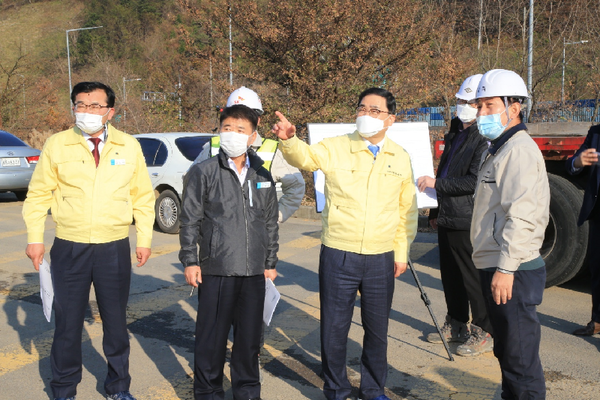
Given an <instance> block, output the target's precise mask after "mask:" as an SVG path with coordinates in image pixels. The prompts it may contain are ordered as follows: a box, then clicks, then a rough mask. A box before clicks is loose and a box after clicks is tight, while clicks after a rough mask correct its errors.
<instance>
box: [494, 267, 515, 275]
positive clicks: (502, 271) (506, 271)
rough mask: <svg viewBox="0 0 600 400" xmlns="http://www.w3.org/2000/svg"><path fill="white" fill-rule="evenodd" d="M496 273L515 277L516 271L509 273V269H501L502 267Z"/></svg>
mask: <svg viewBox="0 0 600 400" xmlns="http://www.w3.org/2000/svg"><path fill="white" fill-rule="evenodd" d="M496 271H497V272H500V273H501V274H506V275H514V274H515V271H509V270H507V269H504V268H500V267H498V268H496Z"/></svg>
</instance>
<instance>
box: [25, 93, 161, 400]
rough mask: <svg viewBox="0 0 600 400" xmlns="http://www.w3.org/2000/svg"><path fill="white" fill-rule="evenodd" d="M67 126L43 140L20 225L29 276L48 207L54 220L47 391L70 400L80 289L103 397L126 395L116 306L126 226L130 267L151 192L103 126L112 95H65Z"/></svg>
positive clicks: (132, 156) (144, 245) (122, 333)
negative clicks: (99, 332) (95, 341)
mask: <svg viewBox="0 0 600 400" xmlns="http://www.w3.org/2000/svg"><path fill="white" fill-rule="evenodd" d="M71 101H72V102H73V110H74V112H75V125H76V126H75V127H73V128H72V129H69V130H66V131H63V132H60V133H57V134H55V135H53V136H52V137H50V138H49V139H48V140H47V141H46V144H45V145H44V149H43V151H42V155H41V157H40V161H39V163H38V165H37V166H36V168H35V171H34V173H33V176H32V178H31V182H30V184H29V192H28V194H27V199H26V200H25V204H24V205H23V218H24V219H25V223H26V225H27V241H28V244H27V250H26V252H27V256H29V258H31V260H32V262H33V266H34V267H35V269H36V270H39V265H40V264H41V262H42V259H43V257H44V252H45V247H44V227H45V221H46V216H47V214H48V209H49V208H50V209H51V211H52V219H53V220H54V222H55V223H56V238H55V240H54V244H53V245H52V249H51V250H50V259H51V261H52V263H51V265H52V267H51V274H52V284H53V287H54V305H53V307H54V314H55V322H56V329H55V331H54V341H53V343H52V352H51V365H52V380H51V382H50V386H51V388H52V392H53V394H54V398H55V399H59V400H61V399H65V400H69V399H75V395H76V392H77V384H78V383H79V382H80V381H81V370H82V363H81V362H82V360H81V333H82V329H83V320H84V314H85V310H86V307H87V304H88V299H89V292H90V286H91V284H92V283H93V284H94V290H95V293H96V300H97V302H98V308H99V311H100V317H101V318H102V323H103V330H104V340H103V349H104V355H105V356H106V359H107V361H108V374H107V377H106V380H105V382H104V388H105V390H106V393H107V395H108V398H109V399H117V400H135V399H134V397H133V396H131V394H130V393H129V385H130V382H131V377H130V375H129V335H128V332H127V321H126V308H127V300H128V298H129V286H130V279H131V256H130V247H129V227H130V225H131V223H132V221H133V220H135V223H136V225H135V227H136V231H137V247H136V256H137V261H138V264H137V266H138V267H141V266H142V265H144V264H145V263H146V261H147V260H148V258H149V257H150V242H151V240H152V226H153V223H154V192H153V190H152V184H151V182H150V177H149V175H148V170H147V169H146V163H145V161H144V156H143V154H142V151H141V148H140V145H139V143H138V142H137V140H136V139H134V138H133V137H131V136H129V135H127V134H126V133H123V132H120V131H118V130H116V129H115V128H113V127H112V126H111V125H109V124H108V121H109V120H110V119H111V118H112V116H113V115H114V112H115V110H114V108H113V107H114V104H115V93H114V92H113V90H112V89H111V88H110V87H108V86H106V85H104V84H102V83H100V82H81V83H79V84H77V85H75V87H74V88H73V92H72V93H71Z"/></svg>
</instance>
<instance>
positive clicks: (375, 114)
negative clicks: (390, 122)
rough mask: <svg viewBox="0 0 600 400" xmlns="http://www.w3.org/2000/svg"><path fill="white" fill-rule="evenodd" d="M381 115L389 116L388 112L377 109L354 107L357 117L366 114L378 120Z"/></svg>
mask: <svg viewBox="0 0 600 400" xmlns="http://www.w3.org/2000/svg"><path fill="white" fill-rule="evenodd" d="M381 113H386V114H391V113H390V112H389V111H383V110H378V109H377V108H371V109H368V108H367V107H365V106H358V107H356V114H358V115H360V114H368V115H369V116H370V117H373V118H378V117H379V114H381Z"/></svg>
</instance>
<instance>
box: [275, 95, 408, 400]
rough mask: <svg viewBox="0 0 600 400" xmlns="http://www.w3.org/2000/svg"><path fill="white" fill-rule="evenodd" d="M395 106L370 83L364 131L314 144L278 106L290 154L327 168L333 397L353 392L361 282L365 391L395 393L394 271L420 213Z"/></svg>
mask: <svg viewBox="0 0 600 400" xmlns="http://www.w3.org/2000/svg"><path fill="white" fill-rule="evenodd" d="M395 112H396V100H395V99H394V96H393V95H392V94H391V93H390V92H388V91H387V90H384V89H379V88H371V89H367V90H365V91H364V92H363V93H361V95H360V96H359V98H358V105H357V108H356V115H357V118H356V126H357V131H356V132H354V133H352V134H349V135H344V136H338V137H333V138H328V139H324V140H322V141H321V142H319V143H317V144H315V145H312V146H309V145H307V144H306V143H304V142H302V141H301V140H299V139H298V138H297V137H296V136H295V133H296V128H295V127H294V125H292V124H291V123H290V122H289V121H288V120H287V119H286V118H285V117H284V116H283V115H282V114H281V113H279V112H277V113H276V114H277V115H278V117H279V119H280V122H278V123H277V124H276V125H275V126H274V127H273V132H274V133H275V134H276V135H277V136H278V137H279V138H280V139H281V142H280V148H281V151H282V153H283V156H284V157H285V159H286V160H287V161H288V162H289V163H290V164H291V165H293V166H295V167H297V168H300V169H305V170H308V171H315V170H317V169H320V170H321V171H323V173H324V174H325V196H326V204H325V209H324V210H323V214H322V221H323V233H322V235H321V241H322V243H323V244H322V247H321V256H320V261H319V288H320V295H321V296H320V299H321V359H322V364H323V380H324V385H323V386H324V387H323V392H324V394H325V397H326V398H327V399H329V400H345V399H346V398H347V397H348V396H349V395H350V393H351V389H352V388H351V385H350V382H349V380H348V377H347V374H346V342H347V340H348V331H349V329H350V323H351V322H352V313H353V309H354V303H355V300H356V291H357V290H358V291H359V292H360V293H361V315H362V323H363V329H364V332H365V335H364V341H363V354H362V357H361V383H360V388H359V397H360V398H361V399H363V400H371V399H374V400H386V399H387V400H389V398H388V397H387V396H386V395H385V394H384V387H385V381H386V378H387V368H388V364H387V330H388V320H389V314H390V310H391V305H392V297H393V294H394V278H395V277H398V276H399V275H400V274H402V273H403V272H404V271H406V267H407V261H408V250H409V247H410V244H411V243H412V241H413V239H414V237H415V235H416V232H417V217H418V215H417V201H416V197H415V184H414V179H413V173H412V168H411V164H410V158H409V156H408V154H407V153H406V151H404V149H403V148H402V147H401V146H399V145H398V144H396V143H394V142H393V141H392V140H390V139H389V138H387V137H386V131H387V129H388V128H389V127H390V126H392V124H393V123H394V121H395V119H396V116H395Z"/></svg>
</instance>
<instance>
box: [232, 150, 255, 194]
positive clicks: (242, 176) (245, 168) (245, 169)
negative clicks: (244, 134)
mask: <svg viewBox="0 0 600 400" xmlns="http://www.w3.org/2000/svg"><path fill="white" fill-rule="evenodd" d="M227 163H228V164H229V168H231V169H232V170H233V172H235V174H236V175H237V177H238V180H239V181H240V185H242V186H243V185H244V180H245V179H246V174H247V173H248V168H250V157H248V153H246V163H245V164H244V166H243V167H242V172H239V173H238V170H237V166H236V165H235V163H234V162H233V160H232V159H231V158H230V157H227Z"/></svg>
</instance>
